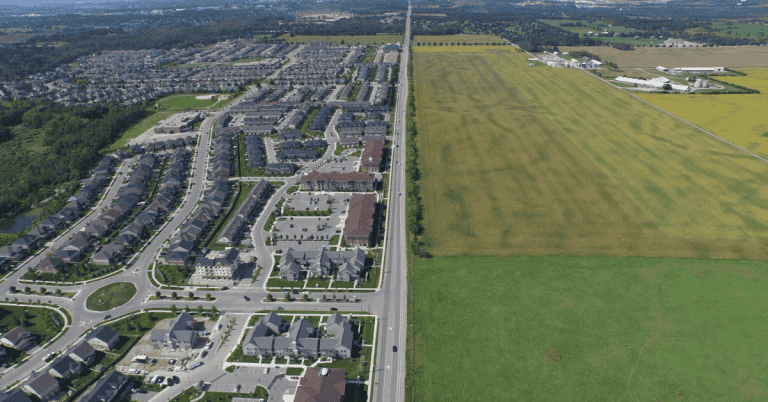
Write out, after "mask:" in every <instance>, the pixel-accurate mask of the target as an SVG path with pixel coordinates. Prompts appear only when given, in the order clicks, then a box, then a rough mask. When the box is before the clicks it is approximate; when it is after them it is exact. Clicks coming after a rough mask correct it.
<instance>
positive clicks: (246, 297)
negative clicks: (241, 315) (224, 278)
mask: <svg viewBox="0 0 768 402" xmlns="http://www.w3.org/2000/svg"><path fill="white" fill-rule="evenodd" d="M243 299H245V301H251V298H250V297H248V296H245V295H243Z"/></svg>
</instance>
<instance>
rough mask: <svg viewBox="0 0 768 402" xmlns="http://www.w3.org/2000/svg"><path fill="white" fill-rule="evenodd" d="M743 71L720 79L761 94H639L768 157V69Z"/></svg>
mask: <svg viewBox="0 0 768 402" xmlns="http://www.w3.org/2000/svg"><path fill="white" fill-rule="evenodd" d="M742 71H743V72H745V73H747V74H748V75H747V76H746V77H721V78H719V79H720V80H723V81H726V82H730V83H732V84H737V85H741V86H745V87H748V88H753V89H757V90H760V92H761V93H760V94H759V95H757V94H749V95H682V94H681V95H670V96H666V95H660V94H648V93H641V92H637V93H636V94H637V95H638V96H639V97H640V98H642V99H644V100H646V101H648V102H650V103H652V104H653V105H655V106H658V107H660V108H662V109H664V110H666V111H669V112H670V113H672V114H674V115H675V116H679V117H681V118H683V119H685V120H687V121H689V122H691V123H693V124H695V125H697V126H698V127H701V128H703V129H705V130H707V131H709V132H711V133H712V134H715V135H717V136H719V137H721V138H723V139H725V140H727V141H730V142H732V143H734V144H736V145H738V146H740V147H743V148H746V149H748V150H750V151H751V152H754V153H755V154H758V155H760V156H762V157H765V158H768V119H766V111H767V110H768V69H756V70H742Z"/></svg>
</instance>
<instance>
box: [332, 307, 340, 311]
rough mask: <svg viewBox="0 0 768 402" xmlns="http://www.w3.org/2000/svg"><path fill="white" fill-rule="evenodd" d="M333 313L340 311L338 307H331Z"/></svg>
mask: <svg viewBox="0 0 768 402" xmlns="http://www.w3.org/2000/svg"><path fill="white" fill-rule="evenodd" d="M331 311H339V309H337V308H336V307H331Z"/></svg>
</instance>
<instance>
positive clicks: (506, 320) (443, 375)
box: [406, 257, 768, 401]
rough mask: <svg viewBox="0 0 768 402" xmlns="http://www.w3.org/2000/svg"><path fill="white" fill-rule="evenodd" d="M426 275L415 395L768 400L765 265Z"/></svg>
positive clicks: (594, 263)
mask: <svg viewBox="0 0 768 402" xmlns="http://www.w3.org/2000/svg"><path fill="white" fill-rule="evenodd" d="M468 267H471V269H468ZM414 272H415V276H414V278H413V279H414V287H415V299H414V309H415V311H414V317H413V318H412V319H411V322H412V323H413V324H414V331H415V339H414V340H415V345H416V349H415V350H414V352H415V361H416V366H415V367H413V370H412V371H411V372H412V373H413V372H415V373H416V374H415V376H413V377H409V380H408V381H407V382H406V385H408V390H410V391H411V392H412V391H413V390H414V389H415V390H416V391H415V400H420V401H445V400H478V401H479V400H504V401H608V400H611V401H617V400H624V401H627V400H629V401H635V400H637V401H654V400H656V401H672V400H680V399H681V398H682V397H683V396H684V399H685V400H689V399H693V400H702V401H714V400H720V399H721V398H723V399H724V400H726V401H758V400H766V398H768V372H766V371H765V370H761V369H762V368H763V367H764V366H765V360H766V356H768V346H766V344H765V342H763V341H762V340H763V338H764V335H763V334H764V329H763V325H762V322H764V321H765V319H766V302H768V294H766V292H765V289H766V286H768V275H766V273H765V270H764V268H763V267H762V264H761V263H755V262H743V261H728V260H720V261H712V260H683V259H662V258H599V257H598V258H580V257H574V258H559V257H511V258H503V259H500V258H493V257H451V258H446V257H436V258H433V259H423V260H420V261H417V262H416V264H415V270H414ZM409 353H410V351H409ZM499 384H513V386H499ZM407 399H410V398H407Z"/></svg>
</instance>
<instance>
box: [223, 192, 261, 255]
mask: <svg viewBox="0 0 768 402" xmlns="http://www.w3.org/2000/svg"><path fill="white" fill-rule="evenodd" d="M270 189H271V186H270V185H269V182H267V181H266V180H260V181H259V182H258V183H256V185H255V186H253V189H251V191H250V193H249V194H248V196H247V197H246V199H245V201H244V202H243V203H242V204H241V205H240V208H239V209H238V210H237V211H235V213H234V215H233V217H232V219H231V220H230V221H229V223H228V224H227V227H226V228H225V229H224V231H223V232H222V234H221V236H219V238H218V239H216V242H217V243H222V244H229V245H233V244H235V243H236V242H237V240H238V239H239V237H240V234H241V233H242V230H243V228H244V227H245V224H246V223H247V222H248V221H249V220H250V219H251V217H252V216H253V214H254V213H255V212H256V211H257V210H258V208H259V207H260V206H261V203H262V202H264V201H265V200H266V199H267V198H268V196H269V192H270Z"/></svg>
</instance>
